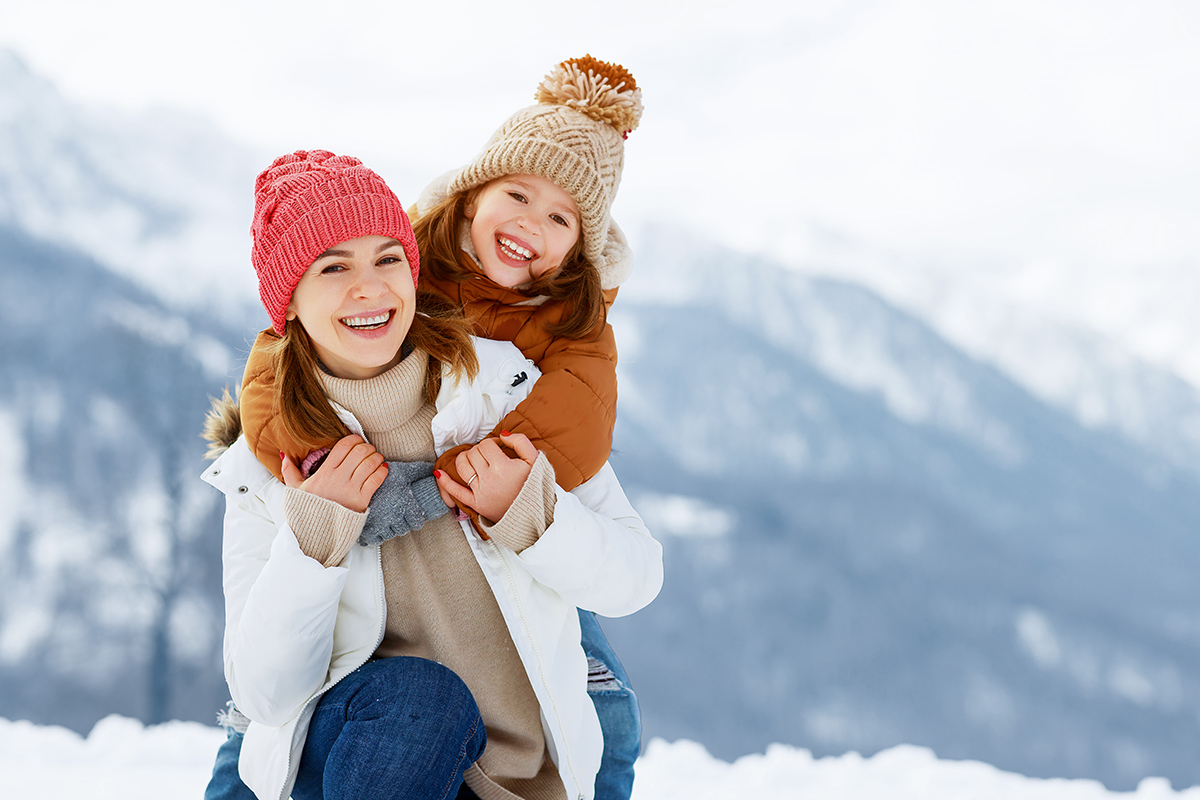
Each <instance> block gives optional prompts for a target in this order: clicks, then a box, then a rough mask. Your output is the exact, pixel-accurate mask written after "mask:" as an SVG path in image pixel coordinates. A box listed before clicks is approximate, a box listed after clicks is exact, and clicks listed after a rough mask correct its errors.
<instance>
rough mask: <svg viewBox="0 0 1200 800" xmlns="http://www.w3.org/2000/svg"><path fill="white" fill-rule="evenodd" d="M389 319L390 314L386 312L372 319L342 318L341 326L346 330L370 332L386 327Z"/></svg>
mask: <svg viewBox="0 0 1200 800" xmlns="http://www.w3.org/2000/svg"><path fill="white" fill-rule="evenodd" d="M391 318H392V313H391V312H390V311H388V312H385V313H383V314H376V315H375V316H373V317H343V318H342V324H343V325H345V326H346V327H347V328H354V329H355V330H371V329H372V328H379V327H382V326H383V325H386V324H387V321H388V320H389V319H391Z"/></svg>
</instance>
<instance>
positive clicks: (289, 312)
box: [284, 303, 296, 319]
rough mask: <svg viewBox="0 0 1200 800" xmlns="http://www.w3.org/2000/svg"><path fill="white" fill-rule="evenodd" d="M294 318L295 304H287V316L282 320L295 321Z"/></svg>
mask: <svg viewBox="0 0 1200 800" xmlns="http://www.w3.org/2000/svg"><path fill="white" fill-rule="evenodd" d="M295 318H296V304H295V303H288V307H287V314H286V315H285V316H284V319H295Z"/></svg>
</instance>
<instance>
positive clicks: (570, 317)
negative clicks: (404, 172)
mask: <svg viewBox="0 0 1200 800" xmlns="http://www.w3.org/2000/svg"><path fill="white" fill-rule="evenodd" d="M486 185H487V184H484V185H483V186H476V187H475V188H474V189H468V190H467V191H464V192H458V193H456V194H452V195H450V196H449V197H446V198H444V199H442V200H441V201H439V202H438V203H437V204H436V205H434V206H433V207H432V208H431V209H429V211H427V212H426V213H424V214H422V215H421V216H420V217H419V218H417V219H416V220H415V221H414V222H413V233H414V234H415V235H416V238H417V249H418V250H420V252H421V269H422V270H427V271H428V272H429V274H430V275H431V276H432V277H434V278H436V279H438V280H442V281H452V282H454V283H462V282H463V281H466V280H468V279H469V278H470V277H471V276H472V275H474V274H475V273H472V272H471V271H470V270H468V269H467V268H466V267H464V266H463V264H462V262H461V261H459V253H460V252H462V247H461V245H460V244H459V236H460V231H461V230H462V224H463V222H465V221H466V219H467V214H466V211H467V208H468V207H470V205H471V204H472V203H474V202H475V199H476V198H477V197H478V196H479V193H480V192H482V191H483V189H484V186H486ZM520 291H521V292H522V293H523V294H526V295H528V296H529V297H537V296H539V295H545V296H547V297H549V298H550V299H552V300H560V301H563V302H564V303H565V304H566V314H564V316H563V318H562V320H560V321H559V322H558V323H557V324H556V325H552V326H550V327H549V328H548V331H547V332H548V333H550V334H551V335H552V336H562V337H565V338H567V339H584V338H595V337H597V336H599V335H600V333H601V330H602V327H601V326H602V324H603V322H604V317H605V305H604V292H603V290H602V289H601V288H600V273H599V271H598V270H597V269H596V267H595V266H594V265H593V264H592V263H591V262H590V261H588V260H587V258H585V257H584V255H583V235H582V234H580V236H579V238H578V239H577V240H576V241H575V246H574V247H572V248H571V251H570V252H569V253H567V256H566V258H564V259H563V263H562V266H561V267H559V268H558V269H557V270H555V271H554V273H553V274H550V275H543V276H542V277H540V278H537V279H536V280H534V281H533V283H531V284H529V286H528V287H526V288H524V289H521V290H520Z"/></svg>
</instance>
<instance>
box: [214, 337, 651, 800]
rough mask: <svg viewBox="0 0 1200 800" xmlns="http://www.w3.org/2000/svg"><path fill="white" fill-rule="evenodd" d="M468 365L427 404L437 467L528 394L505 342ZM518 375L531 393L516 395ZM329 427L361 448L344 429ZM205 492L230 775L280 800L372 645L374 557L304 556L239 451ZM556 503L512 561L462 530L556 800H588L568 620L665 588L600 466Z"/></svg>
mask: <svg viewBox="0 0 1200 800" xmlns="http://www.w3.org/2000/svg"><path fill="white" fill-rule="evenodd" d="M476 352H477V354H478V356H479V360H480V377H479V378H478V379H477V380H476V381H475V382H473V383H471V384H465V385H454V384H453V383H452V381H450V380H447V381H446V382H445V383H446V385H445V387H444V388H443V391H442V394H441V395H440V396H439V397H438V402H437V407H438V414H437V416H436V417H435V418H434V423H433V426H434V432H435V439H436V443H437V451H438V452H439V453H441V452H442V451H444V450H446V449H448V448H449V447H452V446H454V445H456V444H459V443H463V442H468V441H476V440H477V439H478V438H479V437H480V435H481V434H482V433H485V432H486V431H488V430H490V429H491V425H492V424H494V420H497V419H500V418H502V417H503V416H504V414H506V413H507V412H508V410H511V408H512V407H513V406H515V405H516V403H517V402H519V401H520V400H521V399H522V398H523V397H524V396H525V394H527V393H528V390H529V387H530V385H532V383H533V382H534V380H535V379H536V376H537V370H536V367H534V366H533V365H532V363H530V362H528V361H526V360H525V359H524V358H523V357H522V356H521V353H520V351H518V350H517V349H516V348H515V347H513V346H512V345H511V344H509V343H507V342H495V341H490V340H486V339H479V340H476ZM521 372H524V373H526V375H527V378H528V379H527V380H524V381H520V382H518V385H517V386H516V387H513V386H512V384H513V383H514V381H516V380H517V377H518V376H519V374H520V373H521ZM338 413H339V415H340V416H342V418H343V420H344V421H345V422H346V424H347V425H348V426H349V427H350V429H351V430H355V431H356V432H358V433H360V434H361V432H362V429H361V426H360V425H359V424H358V422H357V421H356V420H355V419H354V417H353V415H351V414H350V413H349V412H348V411H346V410H345V409H342V408H340V407H339V408H338ZM497 414H498V416H493V415H497ZM489 418H490V419H492V420H493V421H492V422H491V423H489V422H488V420H489ZM202 477H203V479H204V480H205V481H207V482H208V483H210V484H212V485H213V486H215V487H217V488H218V489H220V490H221V491H222V492H224V493H225V495H226V512H225V535H224V556H223V558H224V584H225V616H226V620H225V677H226V680H227V681H228V682H229V690H230V693H231V695H232V697H233V699H234V702H236V703H237V706H238V708H239V709H240V710H241V711H242V713H244V714H245V715H246V716H247V717H249V718H250V720H251V724H250V727H249V729H248V730H247V731H246V736H245V739H244V740H243V743H242V751H241V756H240V760H239V772H240V774H241V777H242V780H243V781H245V783H246V785H247V786H249V787H250V788H251V789H252V790H253V791H254V793H255V794H256V795H257V796H258V797H259V798H262V800H280V799H281V798H286V797H287V796H288V795H289V794H290V792H291V789H292V786H293V785H294V783H295V780H296V772H297V770H298V768H299V761H300V753H301V751H302V750H303V748H304V740H305V736H306V735H307V732H308V725H309V721H310V719H311V716H312V712H313V710H314V708H315V706H316V701H317V699H318V698H319V697H320V696H321V695H322V694H323V693H324V692H325V691H327V690H328V689H329V688H330V687H332V686H333V685H335V684H336V683H337V682H338V681H340V680H341V679H342V678H343V677H345V676H346V675H347V674H349V673H350V672H353V671H354V670H355V669H357V668H358V667H359V666H360V665H362V664H363V663H365V662H366V661H367V660H368V659H369V658H370V657H371V655H372V654H373V653H374V652H375V649H376V648H377V647H378V646H379V643H380V642H381V641H382V640H383V633H384V624H385V613H386V605H385V601H384V597H383V569H382V565H381V560H380V554H379V548H378V546H372V547H360V546H357V545H356V546H354V547H352V548H351V550H350V553H349V555H348V556H347V557H346V559H345V560H344V561H343V562H342V563H341V564H340V565H339V566H337V567H330V568H328V569H326V568H324V567H322V566H321V565H320V564H319V563H317V562H316V561H314V560H313V559H311V558H309V557H308V556H306V555H305V554H304V553H303V552H302V551H301V550H300V546H299V544H298V542H297V540H296V536H295V534H294V533H293V532H292V530H291V528H290V527H289V526H288V524H287V517H286V515H285V513H284V486H283V484H281V483H280V482H279V481H278V480H277V479H276V478H275V477H274V476H272V475H271V473H270V472H268V471H267V469H266V468H265V467H263V466H262V464H261V463H260V462H259V461H258V459H257V458H255V457H254V455H253V453H252V452H251V451H250V448H249V447H248V446H247V444H246V441H245V439H244V438H239V439H238V440H237V441H236V442H235V443H234V444H233V445H232V446H230V447H229V449H228V450H226V451H225V453H224V454H223V455H222V456H221V457H220V458H218V459H217V460H216V461H215V462H214V463H213V464H212V466H211V467H210V468H209V469H207V470H206V471H205V472H204V474H203V476H202ZM555 489H556V497H555V507H554V522H553V524H551V525H550V527H549V528H548V529H547V530H546V532H545V533H544V534H543V535H542V537H541V538H540V539H539V540H538V541H537V543H535V544H534V545H532V546H531V547H528V548H526V549H525V550H523V551H521V552H520V553H516V552H513V551H511V550H506V549H505V548H503V547H501V546H499V545H497V544H496V543H495V542H494V541H483V540H481V539H480V538H479V537H478V536H477V535H476V534H475V533H474V531H473V530H472V529H471V527H470V525H469V523H463V526H462V528H463V535H464V536H465V537H466V538H467V541H468V542H469V543H470V545H471V550H472V552H473V553H474V554H475V557H476V560H477V561H478V563H479V567H480V569H481V570H482V571H483V574H484V576H485V578H486V579H487V581H488V584H489V585H490V586H491V588H492V592H493V593H494V594H495V596H496V601H497V603H498V604H499V606H500V611H501V612H502V614H503V615H504V619H505V622H506V623H507V626H508V630H509V633H510V634H511V635H512V639H513V642H514V643H515V645H516V647H517V651H518V653H519V655H520V658H521V661H522V663H523V664H524V666H525V671H526V673H528V675H529V680H530V683H531V684H532V685H533V689H534V693H535V694H536V695H537V698H538V702H539V703H540V705H541V711H542V726H543V729H544V731H545V735H546V741H547V743H548V746H549V747H550V753H551V756H552V758H553V759H554V762H555V764H556V765H557V767H558V770H559V774H560V776H561V777H562V781H563V784H564V785H565V786H566V789H567V796H568V797H569V798H582V799H583V800H591V798H592V796H593V792H594V786H593V785H594V782H595V776H596V772H597V771H598V770H599V766H600V754H601V750H602V747H603V739H602V734H601V731H600V723H599V720H598V719H597V717H596V712H595V708H594V706H593V705H592V702H591V700H590V698H589V697H588V695H587V660H586V658H585V656H584V654H583V649H582V648H581V646H580V643H579V640H580V630H579V617H578V613H577V611H576V607H579V608H584V609H588V610H591V611H595V612H597V613H599V614H601V615H604V616H610V617H616V616H623V615H626V614H631V613H633V612H634V611H637V610H638V609H640V608H642V607H644V606H645V605H646V604H648V603H649V602H650V601H651V600H653V599H654V597H655V596H656V595H657V594H658V591H659V589H660V588H661V586H662V576H663V573H662V548H661V546H660V545H659V544H658V542H656V541H655V540H654V539H653V537H651V536H650V533H649V532H648V531H647V530H646V527H645V525H644V524H643V522H642V520H641V518H640V517H639V516H638V514H637V512H635V511H634V510H633V507H632V506H631V505H630V504H629V501H628V500H627V499H626V497H625V494H624V492H623V491H622V490H621V486H620V484H619V483H618V482H617V479H616V476H615V475H614V473H613V471H612V468H611V467H609V466H608V465H605V466H604V468H603V469H602V470H601V471H600V472H599V473H598V474H597V475H596V476H595V477H594V478H592V479H591V480H590V481H588V482H586V483H584V484H583V485H581V486H579V487H578V488H576V489H575V490H574V491H572V492H564V491H563V490H562V489H561V488H559V487H555Z"/></svg>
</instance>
